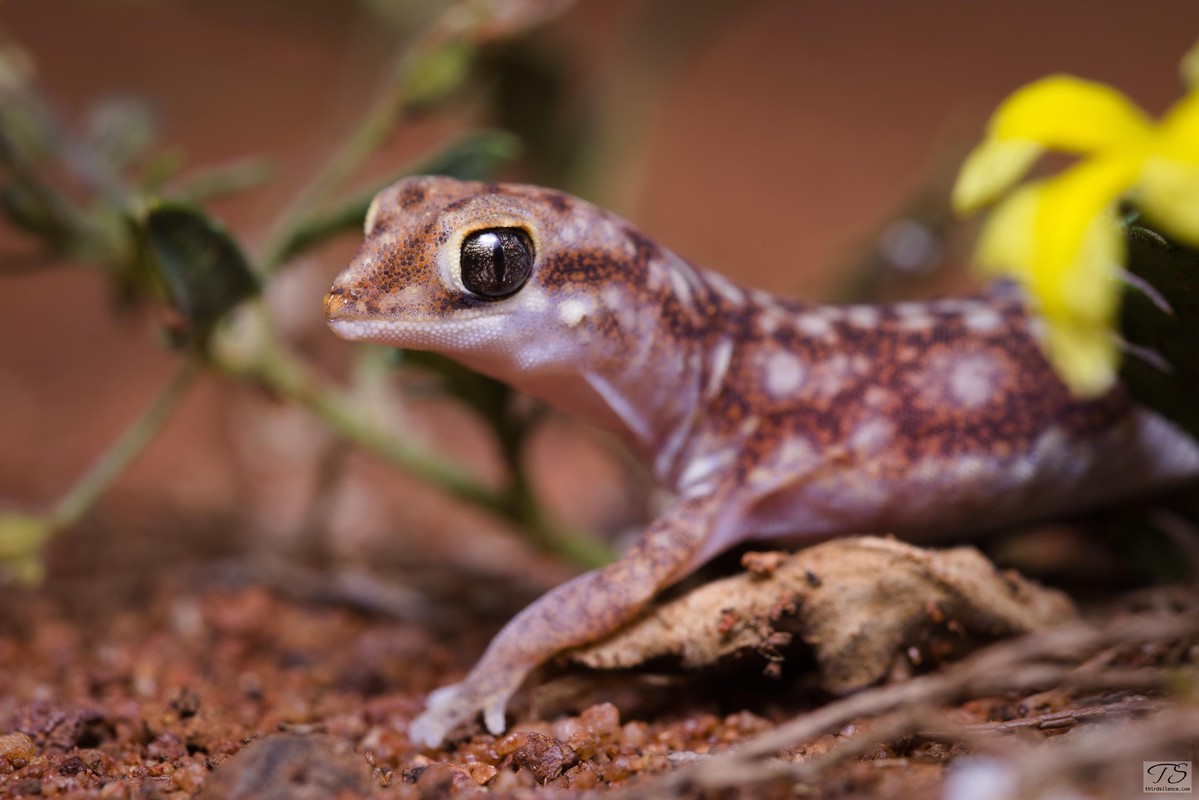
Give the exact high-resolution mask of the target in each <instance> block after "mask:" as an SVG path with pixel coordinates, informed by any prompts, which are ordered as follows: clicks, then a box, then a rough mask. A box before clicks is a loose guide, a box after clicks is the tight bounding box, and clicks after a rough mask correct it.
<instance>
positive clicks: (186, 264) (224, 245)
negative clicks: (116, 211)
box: [142, 201, 259, 341]
mask: <svg viewBox="0 0 1199 800" xmlns="http://www.w3.org/2000/svg"><path fill="white" fill-rule="evenodd" d="M142 226H143V231H144V235H145V243H146V246H147V249H148V253H149V256H150V261H151V265H152V266H153V267H155V268H156V269H157V271H158V273H159V275H160V276H161V277H162V279H163V283H164V284H165V285H166V288H167V292H168V294H169V295H170V299H171V302H172V304H173V305H174V307H175V309H176V310H177V311H178V312H179V314H180V315H181V316H182V317H183V320H184V336H185V338H186V339H188V340H192V341H194V340H196V339H199V338H203V337H205V336H207V334H208V333H209V332H210V331H211V330H212V327H213V326H214V325H215V324H216V322H217V320H219V319H220V318H221V317H222V316H223V315H224V314H225V313H226V312H228V311H229V310H230V309H232V308H233V307H234V306H236V305H237V304H238V303H240V302H241V301H243V300H245V299H246V298H248V297H251V296H253V295H255V294H257V293H258V291H259V283H258V279H257V277H256V276H255V274H254V271H253V270H252V269H251V267H250V263H249V261H248V260H247V259H246V256H245V254H244V253H243V252H242V249H241V247H240V246H239V245H238V244H237V242H236V241H235V240H234V239H233V237H232V236H231V235H230V233H229V232H228V230H226V229H225V227H224V226H223V225H222V224H221V223H220V222H218V221H217V220H215V219H213V218H212V217H210V216H208V214H206V213H205V212H204V210H203V209H201V208H198V207H196V206H192V205H188V204H185V203H179V202H175V201H158V202H155V203H154V204H152V205H151V207H150V209H149V210H148V211H147V212H146V214H145V216H144V217H143V219H142Z"/></svg>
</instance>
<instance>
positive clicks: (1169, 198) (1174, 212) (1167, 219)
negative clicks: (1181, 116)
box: [1136, 156, 1199, 247]
mask: <svg viewBox="0 0 1199 800" xmlns="http://www.w3.org/2000/svg"><path fill="white" fill-rule="evenodd" d="M1138 187H1139V191H1138V193H1137V195H1136V204H1137V206H1138V207H1139V208H1140V209H1141V210H1142V211H1144V212H1145V216H1146V218H1147V219H1148V220H1149V222H1150V223H1151V226H1153V227H1159V228H1160V229H1161V231H1162V233H1165V234H1167V235H1168V236H1172V237H1174V238H1175V239H1177V240H1178V241H1180V242H1184V243H1186V244H1189V245H1191V246H1192V247H1199V163H1195V162H1184V161H1175V160H1173V159H1168V158H1163V157H1161V156H1150V157H1149V158H1148V159H1146V161H1145V168H1144V170H1143V171H1142V172H1141V178H1140V180H1139V181H1138Z"/></svg>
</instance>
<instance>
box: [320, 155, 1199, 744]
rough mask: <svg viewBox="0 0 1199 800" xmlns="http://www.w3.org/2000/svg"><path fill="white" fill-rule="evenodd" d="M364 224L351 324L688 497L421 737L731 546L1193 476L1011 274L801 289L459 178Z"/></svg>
mask: <svg viewBox="0 0 1199 800" xmlns="http://www.w3.org/2000/svg"><path fill="white" fill-rule="evenodd" d="M366 234H367V240H366V243H365V245H364V246H363V247H362V249H361V251H360V252H359V254H358V256H357V257H356V259H355V261H354V263H353V264H352V265H351V266H350V267H349V268H348V269H347V270H346V271H345V272H344V273H343V274H342V275H341V276H339V277H338V279H337V281H336V283H335V284H334V286H333V289H332V291H331V292H330V295H329V297H328V299H327V300H326V314H327V317H328V319H329V324H330V325H331V326H332V327H333V329H334V331H336V332H337V334H338V335H340V336H342V337H344V338H347V339H352V340H359V341H372V342H381V343H385V344H390V345H395V346H399V347H409V348H419V349H430V350H437V351H440V352H443V353H445V354H447V355H450V356H452V357H454V358H455V359H457V360H459V361H461V362H463V363H464V364H466V365H467V366H470V367H472V368H475V369H477V370H479V371H481V372H484V373H486V374H488V375H492V376H494V377H496V378H499V379H501V380H504V381H505V382H508V383H510V384H512V385H514V386H516V387H518V388H520V389H522V390H524V391H527V392H529V393H530V394H533V395H535V396H538V397H541V398H543V399H545V400H546V401H548V402H550V403H551V404H553V405H555V406H558V407H560V408H563V409H566V410H569V411H572V412H575V413H577V414H580V415H582V416H584V417H587V418H589V419H591V420H593V421H595V422H598V423H600V424H602V425H605V426H607V427H610V428H613V429H615V430H616V431H617V432H619V433H620V434H622V435H623V436H624V437H625V438H626V439H627V440H628V441H629V442H630V443H631V444H632V445H633V446H634V447H635V448H637V450H638V451H639V452H640V453H641V454H642V455H643V456H644V457H645V458H646V459H647V461H648V463H650V464H651V465H652V468H653V472H654V474H655V476H656V478H657V479H658V481H660V482H661V483H662V484H663V485H664V486H666V487H668V488H670V489H672V490H673V491H674V492H676V493H677V495H678V501H677V502H676V503H675V505H674V506H673V507H671V508H670V509H669V510H667V512H666V513H665V514H664V515H663V516H662V517H660V518H659V519H657V520H655V521H654V522H653V523H651V525H650V526H649V528H648V529H647V531H646V533H645V534H644V535H643V537H642V538H641V539H640V540H639V541H638V542H637V543H636V544H635V545H634V546H633V547H632V548H630V550H629V551H628V552H627V553H626V554H625V555H624V556H623V557H622V558H621V559H620V560H619V561H617V562H616V563H614V564H612V565H609V566H608V567H605V568H604V569H601V570H597V571H594V572H591V573H588V574H586V575H582V576H580V577H579V578H576V579H575V580H573V581H571V582H569V583H567V584H564V585H563V586H560V587H558V588H557V589H555V590H554V591H552V592H550V593H549V594H548V595H546V596H545V597H543V598H542V599H541V600H539V601H538V602H536V603H534V604H533V605H532V606H530V607H529V608H527V609H525V611H523V612H521V614H520V615H518V616H517V617H516V618H515V619H514V620H512V622H510V623H509V624H508V626H507V627H506V628H505V629H504V630H503V631H502V632H501V633H500V634H499V635H498V636H497V637H496V639H495V640H494V641H493V642H492V644H491V646H490V647H489V648H488V651H487V652H486V653H485V654H484V656H483V657H482V659H481V660H480V661H479V663H478V665H477V666H476V667H475V669H474V670H473V671H472V672H471V673H470V675H469V676H468V677H467V678H466V680H465V681H463V682H462V683H461V684H458V685H456V686H453V687H448V688H447V689H442V690H440V691H439V692H436V693H434V694H433V695H432V696H431V697H430V702H429V709H428V710H427V711H426V713H425V714H424V715H423V716H422V717H420V718H419V719H418V720H417V721H416V722H415V723H414V724H413V726H412V728H411V730H410V734H411V736H412V738H413V740H414V741H418V742H423V743H426V744H435V743H437V742H440V741H441V740H442V739H443V738H444V737H445V736H446V734H447V733H448V732H449V731H450V730H451V729H453V728H454V727H456V726H457V725H459V724H461V723H463V722H466V721H469V720H470V719H472V718H473V717H474V716H475V715H476V714H477V713H479V712H483V713H484V715H485V720H486V723H487V727H488V728H489V729H490V730H491V731H493V732H497V733H498V732H499V731H501V730H503V727H504V708H505V705H506V703H507V700H508V698H509V696H510V695H511V694H512V692H513V691H515V689H516V688H517V686H519V684H520V683H521V681H522V680H523V679H524V677H525V676H526V675H527V674H528V672H529V671H530V670H532V669H533V668H534V667H535V666H537V665H538V664H539V663H541V662H542V661H544V660H546V659H547V658H549V657H550V656H552V655H553V654H555V653H557V652H559V651H561V650H563V649H566V648H568V647H572V646H575V645H578V644H581V643H584V642H588V641H591V640H592V639H595V638H598V637H599V636H601V635H603V634H605V633H608V632H609V631H611V630H613V629H614V628H616V627H618V626H619V625H620V624H622V623H623V622H624V621H626V620H628V619H630V618H631V617H632V616H634V615H635V614H636V613H637V612H638V611H639V610H640V609H641V608H643V607H644V605H645V604H646V603H647V602H648V601H649V600H650V599H651V598H652V597H653V595H654V594H655V592H657V591H658V590H659V589H661V588H663V587H665V586H667V585H669V584H670V583H672V582H674V581H676V580H677V579H679V578H680V577H682V576H684V575H686V574H687V573H688V572H690V571H691V570H693V569H694V568H695V567H696V566H698V565H699V564H701V563H703V562H704V561H705V560H707V559H708V558H710V557H712V556H713V555H715V554H716V553H718V552H720V551H721V550H724V549H725V548H727V547H729V546H731V545H733V544H735V543H737V542H740V541H743V540H746V539H751V538H762V537H769V536H775V535H788V536H810V537H827V536H832V535H838V534H847V533H863V532H881V531H898V532H903V533H909V534H913V535H923V534H928V533H931V532H937V531H946V530H961V529H970V528H984V527H992V526H995V525H998V524H1002V523H1005V522H1011V521H1016V520H1019V519H1024V518H1028V517H1033V516H1037V515H1046V514H1051V513H1062V512H1067V511H1071V510H1077V509H1080V508H1085V507H1087V506H1090V505H1094V504H1096V503H1098V502H1099V501H1101V500H1110V499H1117V498H1120V497H1127V496H1131V495H1135V494H1137V493H1139V492H1144V491H1146V490H1149V489H1152V488H1156V487H1161V486H1164V485H1168V484H1170V483H1176V482H1182V481H1185V480H1188V479H1191V478H1194V477H1196V476H1199V447H1196V445H1195V444H1194V442H1193V441H1192V440H1190V439H1189V438H1188V437H1186V436H1185V435H1184V434H1182V433H1181V432H1179V431H1178V430H1177V429H1176V428H1174V427H1173V426H1172V425H1170V424H1169V423H1168V422H1166V421H1165V420H1163V419H1162V418H1160V417H1158V416H1156V415H1154V414H1152V413H1150V412H1147V411H1145V410H1142V409H1140V408H1138V407H1136V406H1134V405H1132V404H1131V403H1130V402H1129V401H1128V399H1127V397H1126V395H1125V394H1124V393H1123V392H1122V391H1119V390H1117V391H1115V392H1113V393H1110V394H1108V395H1107V396H1105V397H1102V398H1100V399H1097V400H1093V401H1085V402H1082V401H1077V400H1075V399H1073V398H1072V397H1071V396H1070V394H1069V392H1068V391H1067V389H1066V388H1065V387H1064V386H1063V385H1062V384H1061V382H1060V381H1059V380H1058V379H1057V378H1056V376H1055V375H1054V373H1053V372H1052V370H1051V369H1050V367H1049V366H1048V364H1047V363H1046V362H1045V360H1044V359H1043V357H1042V356H1041V354H1040V351H1039V349H1038V346H1037V344H1036V342H1035V339H1034V336H1033V332H1032V330H1031V327H1032V323H1031V322H1030V319H1029V317H1028V316H1026V314H1025V312H1024V309H1023V307H1022V304H1021V301H1020V298H1019V296H1018V295H1016V294H1015V293H1013V292H1007V293H1005V292H1002V291H999V292H994V293H992V294H990V295H987V296H983V297H978V298H969V299H952V300H939V301H933V302H928V303H900V304H896V305H890V306H842V307H833V306H814V305H806V304H801V303H797V302H793V301H789V300H782V299H779V298H776V297H774V296H771V295H769V294H766V293H764V292H759V291H755V290H746V289H743V288H740V287H738V286H736V285H734V284H733V283H731V282H730V281H728V280H727V279H725V278H723V277H721V276H720V275H717V274H714V273H711V272H706V271H703V270H700V269H698V268H696V267H693V266H691V265H690V264H688V263H687V262H686V261H684V260H683V259H681V258H679V257H678V256H676V255H674V254H673V253H671V252H669V251H667V250H665V249H663V248H661V247H659V246H658V245H656V244H655V243H653V242H652V241H650V240H649V239H647V238H646V237H645V236H644V235H642V234H641V233H639V232H638V231H636V230H635V229H634V228H632V227H631V226H630V225H629V224H628V223H626V222H625V221H623V220H621V219H620V218H618V217H616V216H615V215H612V214H610V213H608V212H605V211H603V210H600V209H598V208H596V207H594V206H592V205H590V204H587V203H585V202H583V201H581V200H577V199H575V198H572V197H569V196H567V195H563V194H560V193H558V192H553V191H550V190H546V189H540V188H536V187H530V186H515V185H495V184H479V183H461V182H458V181H454V180H450V179H444V178H418V179H408V180H405V181H401V182H400V183H398V184H396V185H395V186H393V187H391V188H389V189H387V190H386V191H384V192H382V193H381V194H380V195H379V196H378V198H376V201H375V204H374V206H373V207H372V210H371V213H370V214H369V215H368V217H367V224H366ZM784 254H785V253H784ZM489 259H491V265H490V266H491V272H488V260H489ZM464 265H465V266H464Z"/></svg>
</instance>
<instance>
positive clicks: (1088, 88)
mask: <svg viewBox="0 0 1199 800" xmlns="http://www.w3.org/2000/svg"><path fill="white" fill-rule="evenodd" d="M1151 130H1152V124H1151V122H1150V121H1149V119H1148V118H1147V117H1146V116H1145V115H1144V114H1143V113H1142V112H1141V110H1140V109H1139V108H1137V107H1136V106H1135V105H1134V104H1133V103H1132V101H1130V100H1129V99H1128V98H1127V97H1125V96H1124V95H1123V94H1121V93H1120V92H1118V91H1116V90H1115V89H1113V88H1112V87H1110V86H1107V85H1105V84H1102V83H1095V82H1093V81H1084V80H1081V79H1079V78H1074V77H1071V76H1069V75H1053V76H1050V77H1048V78H1042V79H1041V80H1039V81H1036V82H1034V83H1030V84H1028V85H1027V86H1024V87H1022V88H1020V89H1017V90H1016V92H1015V93H1013V94H1012V95H1011V96H1010V97H1009V98H1008V99H1007V100H1005V101H1004V102H1003V104H1002V105H1000V107H999V110H998V111H996V112H995V116H993V117H992V118H991V135H992V136H993V137H995V138H997V139H1031V140H1032V141H1035V142H1039V143H1040V144H1042V145H1044V146H1045V147H1049V148H1053V149H1056V150H1065V151H1067V152H1071V153H1095V152H1098V151H1100V150H1108V149H1111V148H1113V147H1130V146H1138V145H1139V143H1140V142H1141V141H1142V140H1143V139H1144V138H1145V137H1147V136H1148V135H1149V133H1150V131H1151Z"/></svg>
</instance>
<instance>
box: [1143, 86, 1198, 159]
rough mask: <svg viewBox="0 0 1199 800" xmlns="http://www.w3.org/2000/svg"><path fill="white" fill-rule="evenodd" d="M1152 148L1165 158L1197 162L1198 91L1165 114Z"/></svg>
mask: <svg viewBox="0 0 1199 800" xmlns="http://www.w3.org/2000/svg"><path fill="white" fill-rule="evenodd" d="M1152 147H1153V150H1154V152H1157V153H1159V154H1161V155H1164V156H1166V157H1167V158H1172V159H1176V160H1178V161H1192V162H1199V89H1196V90H1195V91H1192V92H1191V93H1190V94H1188V95H1187V96H1186V97H1184V98H1182V99H1181V100H1179V101H1178V102H1177V103H1175V104H1174V106H1173V107H1172V108H1171V109H1170V110H1169V111H1167V112H1166V113H1165V115H1164V116H1163V117H1162V121H1161V124H1160V125H1159V126H1158V130H1157V136H1156V139H1155V141H1154V142H1153V144H1152Z"/></svg>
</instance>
